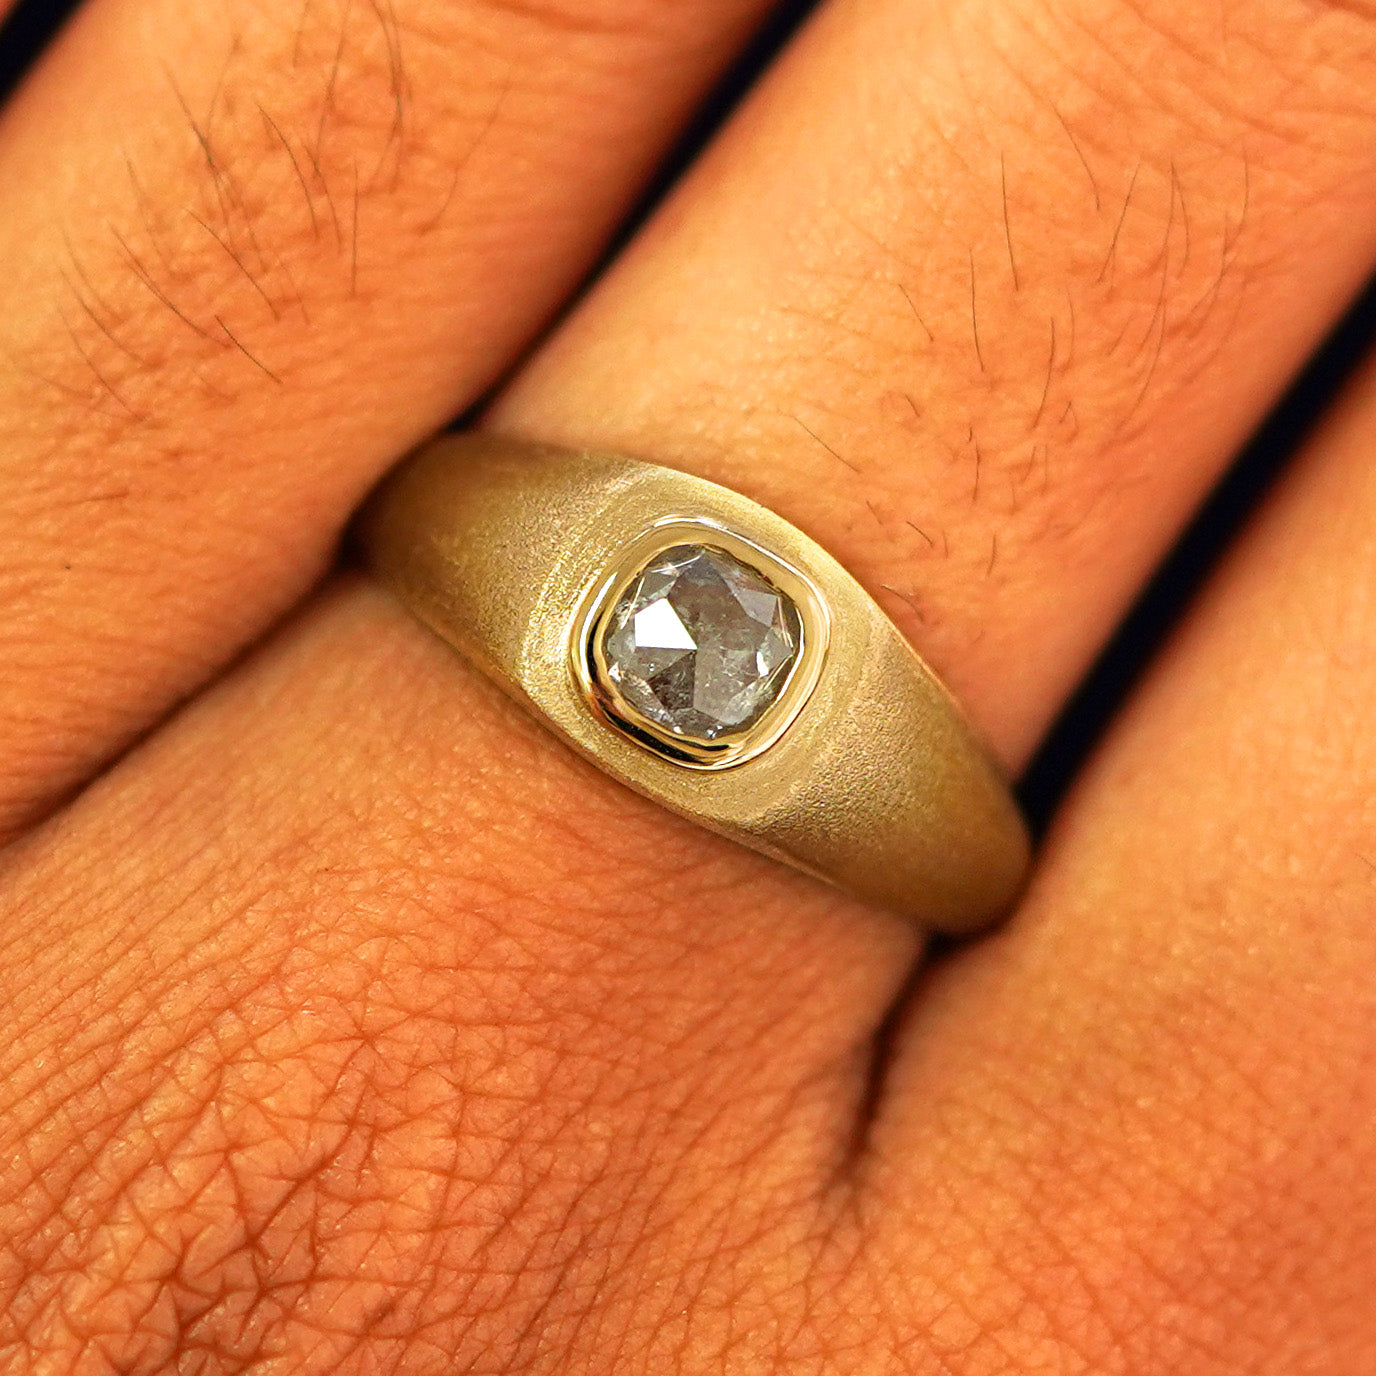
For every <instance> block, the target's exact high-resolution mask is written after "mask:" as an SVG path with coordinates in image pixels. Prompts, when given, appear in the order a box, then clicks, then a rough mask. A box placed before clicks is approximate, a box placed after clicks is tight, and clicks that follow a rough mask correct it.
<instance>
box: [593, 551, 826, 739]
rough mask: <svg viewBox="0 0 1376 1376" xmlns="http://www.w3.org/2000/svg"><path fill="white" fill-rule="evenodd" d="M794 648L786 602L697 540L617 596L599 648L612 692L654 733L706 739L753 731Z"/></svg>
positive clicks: (791, 610)
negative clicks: (649, 723)
mask: <svg viewBox="0 0 1376 1376" xmlns="http://www.w3.org/2000/svg"><path fill="white" fill-rule="evenodd" d="M801 648H802V622H801V619H800V617H799V615H798V608H797V607H796V606H795V605H794V603H793V600H792V599H791V598H790V597H788V596H787V594H785V593H783V592H781V591H780V590H779V589H778V588H776V587H775V586H774V585H773V584H772V583H771V582H770V581H769V580H768V579H767V578H765V577H764V575H763V574H762V573H760V572H758V571H757V570H755V569H753V568H751V567H750V566H749V565H747V564H744V563H742V562H741V561H740V560H739V559H737V558H736V557H735V556H734V555H732V554H728V553H727V552H726V551H725V550H723V549H716V548H714V547H712V546H711V545H705V544H681V545H674V546H673V547H671V548H669V549H666V550H664V551H663V552H662V553H660V554H657V555H656V556H655V557H654V558H653V559H652V560H651V561H650V562H649V563H648V564H647V565H646V566H645V567H644V568H643V569H642V570H641V571H640V573H639V574H637V575H636V577H635V578H634V579H632V580H631V583H630V585H629V586H628V587H627V588H626V590H625V592H623V593H622V595H621V596H620V597H619V598H618V599H617V601H616V604H615V606H613V608H612V609H611V612H610V614H609V616H608V617H607V619H606V622H605V629H604V632H603V639H602V645H601V651H602V660H603V663H604V664H605V665H606V674H607V677H608V678H609V679H610V680H611V685H610V686H611V687H612V688H613V689H614V691H615V693H616V694H617V695H619V696H620V697H621V698H622V699H623V700H624V701H625V702H626V703H627V704H628V705H629V706H631V707H632V708H634V709H635V711H636V712H638V713H639V714H640V715H641V716H642V717H645V718H647V719H648V720H649V721H652V722H654V723H655V724H656V725H658V726H659V727H661V728H662V729H664V730H667V731H669V732H671V733H672V734H674V735H676V736H682V737H685V738H687V739H689V740H697V741H706V742H711V741H715V740H717V739H719V738H720V737H721V736H723V735H726V734H728V733H731V732H737V731H742V730H744V729H746V728H748V727H750V726H752V725H754V723H755V722H757V721H758V720H759V719H760V717H761V716H762V715H763V714H764V712H765V711H766V710H767V709H768V707H769V706H770V704H771V703H772V702H774V700H775V699H776V698H777V697H778V696H779V693H780V692H781V691H782V689H783V686H784V684H785V683H786V682H787V680H788V676H789V672H790V670H791V669H792V668H793V665H794V664H795V663H796V661H797V659H798V653H799V651H800V650H801Z"/></svg>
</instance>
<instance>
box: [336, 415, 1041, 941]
mask: <svg viewBox="0 0 1376 1376" xmlns="http://www.w3.org/2000/svg"><path fill="white" fill-rule="evenodd" d="M360 531H361V535H362V540H363V545H364V548H365V550H366V551H367V554H368V557H369V559H370V560H371V562H372V564H373V566H374V567H375V568H376V570H377V571H378V573H379V574H380V575H381V577H382V578H383V579H384V581H385V582H386V583H387V584H388V585H389V586H390V587H391V588H392V589H393V590H394V591H395V592H396V593H397V594H398V595H399V596H400V597H401V599H402V601H403V602H404V603H405V604H406V605H407V606H408V607H409V608H410V609H411V610H412V611H413V612H414V613H415V614H416V615H417V616H418V617H419V618H420V619H421V620H422V621H423V622H425V623H426V624H427V625H428V626H430V627H431V628H432V629H433V630H434V631H435V632H436V633H437V634H438V635H439V636H441V637H442V638H443V639H444V640H446V641H448V642H449V643H450V644H451V645H452V646H454V647H455V648H456V649H458V650H459V651H460V652H461V653H463V654H464V655H465V656H466V657H467V658H468V659H470V660H471V661H472V662H473V663H475V664H476V665H477V666H478V667H479V668H481V669H482V670H483V671H484V672H485V673H486V674H488V675H489V677H491V678H492V679H493V680H495V681H496V682H497V683H498V684H499V685H501V687H503V688H504V689H505V690H506V691H507V692H508V693H510V694H511V695H512V696H513V697H515V698H516V699H517V700H518V701H521V702H523V703H524V704H525V705H526V706H527V707H528V708H530V709H532V710H533V711H534V712H535V713H536V714H537V716H539V717H540V718H542V719H543V720H544V721H545V723H546V724H547V725H549V726H551V727H552V728H553V729H554V730H555V731H557V732H558V733H559V734H561V735H562V736H564V737H565V739H567V740H568V741H569V742H570V743H571V744H572V745H574V746H575V747H576V748H577V749H578V750H580V751H581V752H582V753H583V754H584V755H586V756H587V757H589V758H590V759H591V760H593V761H594V762H595V763H596V764H597V765H599V766H600V767H601V768H602V769H604V770H605V771H606V772H607V773H609V774H611V775H613V776H614V777H615V778H617V779H619V780H621V781H622V782H623V783H625V784H627V785H629V786H630V787H631V788H634V789H636V790H638V791H639V792H641V793H643V794H645V795H646V796H648V797H650V798H653V799H655V800H656V801H658V802H660V803H662V804H664V805H665V806H667V807H670V808H672V809H673V810H674V811H676V812H679V813H681V814H683V815H684V816H686V817H689V818H692V819H693V820H694V821H696V822H699V823H701V824H702V825H704V826H707V827H710V828H711V829H712V830H714V831H717V832H720V833H722V834H724V835H726V836H729V837H731V838H732V839H734V840H736V841H739V842H741V843H743V844H745V845H748V846H751V847H752V848H754V849H755V850H758V851H762V852H763V853H765V854H766V855H770V856H772V857H774V858H775V859H778V860H781V861H783V862H785V863H787V864H790V865H792V866H794V867H795V868H798V869H801V870H804V871H806V872H807V873H809V874H813V875H816V876H818V877H819V878H823V879H826V880H829V881H831V882H832V883H834V884H836V885H838V886H840V887H841V888H843V889H846V890H848V891H850V892H851V893H854V894H856V895H857V896H859V897H861V898H863V899H866V900H868V901H870V902H873V903H877V904H880V905H882V906H884V907H888V908H893V909H897V910H899V911H901V912H903V913H905V914H907V915H908V916H911V917H913V918H915V919H917V920H918V921H920V922H922V923H924V924H925V925H928V926H931V927H934V928H937V929H941V930H945V931H950V932H962V931H970V930H973V929H974V928H976V927H978V926H980V925H981V924H983V923H985V922H988V921H989V920H991V919H993V918H995V917H997V916H998V915H999V914H1000V913H1001V912H1003V911H1004V910H1005V909H1006V908H1007V907H1008V905H1009V904H1010V903H1011V901H1012V900H1013V898H1014V897H1015V895H1016V893H1017V891H1018V888H1019V886H1020V884H1021V882H1022V876H1023V873H1024V871H1025V869H1026V865H1027V856H1028V840H1027V833H1026V829H1025V827H1024V825H1023V822H1022V819H1021V817H1020V815H1019V813H1018V810H1017V806H1016V804H1015V803H1014V801H1013V798H1012V796H1011V794H1010V792H1009V789H1008V786H1007V784H1006V783H1005V782H1004V780H1003V779H1002V778H1001V777H1000V775H999V772H998V770H997V769H996V768H995V766H994V764H993V763H992V762H991V761H990V759H989V757H988V755H987V754H986V753H985V751H984V750H983V749H982V747H981V746H980V744H979V743H978V741H977V740H976V739H975V736H974V734H973V732H972V731H971V729H970V727H969V725H968V724H967V723H966V721H965V719H964V717H963V716H962V715H961V713H960V711H959V709H958V708H957V707H956V705H955V703H954V702H953V701H952V699H951V697H950V695H949V694H948V693H947V692H946V690H945V688H944V687H943V686H942V684H941V683H940V682H939V680H938V679H937V678H936V676H935V675H934V674H933V673H932V672H931V670H930V669H928V668H927V666H926V665H925V664H924V663H923V662H922V660H921V659H920V658H919V657H918V656H917V654H916V653H915V652H914V651H913V649H912V648H911V646H910V645H909V644H908V643H907V641H906V640H905V639H904V638H903V636H902V635H901V633H900V632H899V631H898V629H897V627H895V626H894V624H893V623H892V622H891V621H890V620H889V619H888V617H887V616H885V615H884V613H883V611H881V610H880V608H879V606H878V605H877V604H876V603H875V602H874V600H873V599H872V598H871V597H870V596H869V595H868V594H867V593H866V592H865V591H864V589H863V588H861V586H860V585H859V583H857V582H856V581H855V579H854V578H852V577H851V576H850V574H848V573H847V572H846V571H845V570H844V569H843V568H842V567H841V566H840V565H839V564H838V563H837V562H836V561H835V560H834V559H833V558H831V556H830V555H828V554H827V553H826V552H825V551H824V550H823V549H822V548H821V547H820V546H818V545H817V544H815V543H814V542H813V541H812V540H810V539H809V538H808V537H807V536H805V535H804V534H803V533H802V532H801V531H799V530H797V529H796V528H795V527H793V526H791V525H790V524H789V523H788V522H786V521H784V520H783V519H782V518H781V517H779V516H776V515H774V514H773V513H772V512H770V511H767V510H766V509H765V508H763V507H761V506H758V505H757V504H756V503H754V502H751V501H749V500H748V499H746V498H744V497H742V496H740V495H738V494H737V493H734V492H731V491H729V490H727V489H726V488H723V487H718V486H717V485H716V484H714V483H709V482H706V481H704V480H702V479H700V478H695V477H691V476H690V475H688V474H685V473H681V472H678V471H677V470H674V469H669V468H663V467H660V466H658V465H656V464H648V463H642V462H639V461H637V460H634V459H628V458H623V457H620V456H617V455H607V454H594V453H580V452H575V451H569V450H561V449H552V448H547V447H543V446H538V445H533V444H527V443H523V442H518V441H513V440H506V439H502V438H499V437H496V436H491V435H483V434H477V433H472V434H466V435H456V436H448V437H445V438H442V439H439V440H436V441H434V442H432V443H431V444H429V445H427V446H426V447H425V448H424V449H422V450H420V451H419V452H418V453H416V454H415V455H413V456H412V457H411V458H409V459H407V460H406V461H405V462H404V463H403V464H402V465H401V466H400V467H399V468H398V469H397V470H396V472H394V473H393V474H392V476H391V477H390V478H388V479H387V481H386V482H385V483H384V484H383V486H382V487H381V488H380V489H379V491H378V493H377V494H376V496H375V497H374V498H373V500H372V501H371V502H370V503H369V505H368V507H367V508H366V510H365V512H364V514H363V517H362V519H361V523H360ZM666 589H668V591H665V590H666ZM714 596H715V597H716V599H717V600H716V602H712V601H711V598H712V597H714ZM675 599H677V600H675ZM704 599H706V600H704ZM714 607H715V608H717V609H718V610H724V612H725V616H726V621H723V622H722V624H721V625H720V626H719V627H718V628H717V629H718V632H719V633H718V634H717V639H716V641H714V642H713V643H712V644H708V643H707V642H708V640H709V639H710V638H711V636H712V635H713V629H712V624H711V618H712V615H713V614H714V613H713V608H714ZM695 618H696V619H695ZM703 618H706V619H705V620H704V619H703ZM704 627H705V629H704ZM742 635H744V637H745V638H744V640H742ZM637 636H638V637H639V639H637ZM656 637H658V638H656ZM695 638H696V639H695ZM718 641H719V642H720V643H717V642H718ZM742 645H743V646H744V649H742V648H741V646H742ZM647 646H648V648H647ZM662 646H668V647H669V648H667V649H666V648H661V647H662ZM694 662H696V663H697V664H698V671H699V676H698V678H697V679H696V680H694V679H692V678H691V672H692V666H693V664H694ZM646 666H649V667H646ZM665 666H667V667H665ZM723 666H726V667H723ZM733 674H734V677H731V675H733ZM685 675H688V677H685ZM695 682H696V683H697V684H698V685H699V689H700V692H699V697H700V698H702V700H703V701H708V699H710V701H708V706H707V708H706V709H704V710H701V711H700V710H698V701H699V698H696V697H694V696H693V692H694V689H693V684H694V683H695Z"/></svg>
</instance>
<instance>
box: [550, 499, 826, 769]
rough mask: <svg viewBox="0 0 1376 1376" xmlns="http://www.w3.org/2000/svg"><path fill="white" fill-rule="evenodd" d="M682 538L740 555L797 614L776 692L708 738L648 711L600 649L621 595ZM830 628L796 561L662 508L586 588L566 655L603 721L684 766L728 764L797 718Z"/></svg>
mask: <svg viewBox="0 0 1376 1376" xmlns="http://www.w3.org/2000/svg"><path fill="white" fill-rule="evenodd" d="M679 545H700V546H705V547H707V548H708V549H714V550H718V551H720V552H722V553H724V554H726V555H728V556H730V557H731V558H733V559H735V560H737V561H738V562H739V563H741V564H743V565H745V566H746V568H748V569H750V570H752V571H753V572H755V573H756V574H758V575H759V576H760V577H761V578H763V579H764V580H765V581H766V582H768V583H770V584H772V585H773V586H774V588H775V589H777V591H778V592H780V593H782V594H783V595H784V596H785V597H786V598H788V599H789V600H790V601H791V602H792V604H793V606H794V609H795V611H796V614H797V618H798V626H799V636H798V638H799V645H798V649H797V653H796V655H795V656H794V659H793V663H792V664H791V665H790V666H789V668H788V670H787V672H786V675H785V677H784V680H783V682H782V684H781V685H780V687H779V688H778V690H777V692H776V694H775V696H774V698H773V700H772V701H771V702H770V703H769V705H768V706H767V707H765V708H764V710H763V711H762V712H761V713H760V715H759V717H758V718H757V719H756V720H755V721H753V722H751V723H750V724H749V725H748V726H744V727H740V728H738V729H736V730H730V731H723V732H722V733H721V734H720V735H718V736H716V737H714V738H713V739H711V740H707V739H704V738H701V737H694V736H690V735H686V734H682V733H679V732H675V731H673V730H670V729H669V728H668V727H666V726H664V725H663V724H662V723H660V722H657V721H654V720H653V719H652V718H650V717H647V716H646V715H645V714H644V713H643V712H641V711H640V710H639V709H638V708H637V707H635V705H634V704H632V703H631V702H629V701H628V700H627V699H626V697H625V696H624V695H623V694H622V693H621V691H620V690H619V688H618V687H617V686H616V684H615V682H614V680H613V678H612V676H611V673H610V668H609V665H608V663H607V659H606V654H605V646H606V638H607V633H608V628H609V623H610V621H611V618H612V616H613V613H614V611H615V609H616V607H617V605H618V604H619V602H620V600H621V598H622V597H623V595H624V594H625V593H626V592H627V591H628V590H629V589H630V587H631V585H632V584H633V583H634V582H635V580H636V579H637V578H639V577H640V576H641V574H642V573H644V571H645V570H646V568H648V566H649V565H650V564H652V563H653V562H654V561H655V560H656V559H657V558H659V557H660V556H661V555H663V554H664V553H666V552H667V551H668V550H670V549H673V548H674V547H675V546H679ZM830 629H831V628H830V617H829V614H828V611H827V606H826V602H825V600H824V599H823V597H822V594H821V593H820V591H819V590H818V588H817V586H816V584H815V583H814V582H813V581H812V579H810V578H809V577H808V576H807V575H806V574H805V573H803V572H802V571H801V570H800V569H798V568H796V567H795V566H794V565H793V564H790V563H788V562H787V561H785V560H783V559H781V558H780V557H779V556H778V555H776V554H773V553H771V552H770V551H769V550H767V549H765V548H764V547H763V546H761V545H759V544H757V543H755V541H753V540H750V539H747V538H746V537H745V536H743V535H740V534H738V533H737V532H735V531H733V530H731V529H729V528H728V527H726V526H725V525H723V524H721V523H720V522H718V521H716V520H713V519H711V518H710V517H704V516H689V515H674V516H665V517H663V518H662V519H660V520H658V521H656V522H655V523H654V524H653V525H651V526H650V527H649V528H648V529H646V530H645V531H643V532H642V533H641V534H640V535H638V536H636V537H635V538H634V539H632V540H630V541H628V542H627V543H626V544H625V545H624V546H622V548H621V549H620V550H619V551H618V553H617V557H616V560H615V563H614V565H613V566H612V567H610V568H609V569H608V570H607V571H606V572H605V574H604V575H603V576H602V577H600V578H599V579H597V580H596V582H594V584H593V585H592V586H591V587H590V588H589V589H588V592H587V595H586V596H585V598H584V599H583V601H582V604H581V605H580V608H579V611H578V614H577V616H576V617H575V620H574V624H573V627H572V629H571V633H570V636H569V650H570V661H571V666H572V670H573V676H574V679H575V682H576V683H577V686H578V688H579V690H580V692H581V694H582V696H583V698H584V700H585V702H586V703H587V705H588V707H589V709H590V710H591V711H592V713H593V715H594V716H595V717H596V718H597V719H598V720H599V721H600V722H602V724H603V725H605V726H607V727H608V728H610V729H611V730H614V731H616V732H618V733H619V734H620V735H622V736H624V737H626V738H627V739H629V740H631V741H634V742H635V743H636V744H637V745H639V746H641V747H642V748H643V749H645V750H647V751H650V752H651V753H652V754H655V755H658V756H659V757H660V758H662V759H665V760H669V761H672V762H673V763H674V764H678V765H682V766H684V767H685V768H689V769H700V770H719V769H728V768H731V767H733V766H736V765H740V764H744V763H745V762H746V761H747V760H751V759H754V758H755V757H757V756H758V755H760V754H762V753H763V752H764V751H766V750H768V749H769V747H770V746H772V745H773V744H774V743H775V742H776V741H777V740H778V739H779V738H780V737H781V736H782V735H783V734H784V732H786V731H787V730H788V728H789V727H790V726H791V725H792V724H793V722H794V721H795V720H796V719H797V717H798V714H799V713H800V712H801V711H802V710H803V708H804V706H805V705H806V704H807V700H808V698H809V697H811V695H812V692H813V690H814V689H815V688H816V686H817V681H818V679H819V677H820V675H821V670H822V665H823V662H824V660H825V657H826V651H827V645H828V642H829V640H830Z"/></svg>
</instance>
